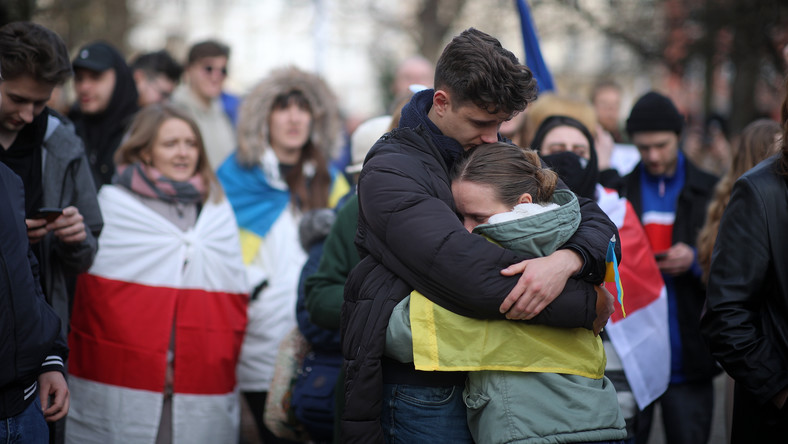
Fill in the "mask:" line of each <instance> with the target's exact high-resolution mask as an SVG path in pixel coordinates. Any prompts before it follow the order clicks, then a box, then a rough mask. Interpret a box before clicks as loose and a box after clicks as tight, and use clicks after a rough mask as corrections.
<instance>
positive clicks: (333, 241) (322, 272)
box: [305, 195, 360, 330]
mask: <svg viewBox="0 0 788 444" xmlns="http://www.w3.org/2000/svg"><path fill="white" fill-rule="evenodd" d="M357 227H358V196H357V195H353V196H352V197H350V198H348V200H347V202H346V203H345V205H343V206H342V208H341V209H340V210H339V211H338V212H337V218H336V220H335V221H334V225H332V227H331V231H330V232H329V234H328V237H326V241H325V243H324V244H323V256H322V257H321V258H320V265H318V269H317V272H316V273H315V274H313V275H311V276H309V277H308V278H307V280H306V284H305V290H306V309H307V311H308V312H309V319H310V320H311V321H312V322H313V323H314V324H315V325H317V326H319V327H323V328H327V329H332V330H337V329H339V311H340V309H341V308H342V302H343V300H344V298H343V294H344V291H345V279H347V275H348V274H350V270H352V269H353V267H355V266H356V264H358V262H359V260H360V259H359V257H358V251H357V250H356V245H355V243H354V242H353V239H354V238H355V237H356V228H357Z"/></svg>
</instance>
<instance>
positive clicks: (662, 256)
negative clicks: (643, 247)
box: [654, 251, 668, 261]
mask: <svg viewBox="0 0 788 444" xmlns="http://www.w3.org/2000/svg"><path fill="white" fill-rule="evenodd" d="M666 257H668V253H667V252H665V251H663V252H662V253H654V259H656V260H658V261H661V260H662V259H665V258H666Z"/></svg>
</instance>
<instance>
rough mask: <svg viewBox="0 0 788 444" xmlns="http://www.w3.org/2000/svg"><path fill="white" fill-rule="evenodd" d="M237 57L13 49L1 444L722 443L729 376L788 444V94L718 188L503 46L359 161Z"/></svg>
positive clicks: (652, 97)
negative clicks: (57, 96)
mask: <svg viewBox="0 0 788 444" xmlns="http://www.w3.org/2000/svg"><path fill="white" fill-rule="evenodd" d="M229 57H230V48H229V47H227V46H226V45H224V44H223V43H221V42H220V41H217V40H206V41H202V42H198V43H195V44H194V45H192V46H191V48H190V49H189V51H188V55H187V57H186V60H185V61H184V63H183V65H181V64H180V63H178V62H177V61H176V60H175V58H173V57H172V56H171V55H170V54H169V53H167V52H166V51H164V50H161V51H156V52H151V53H147V54H141V55H139V56H137V57H135V59H134V60H132V61H131V62H130V63H127V61H126V59H125V57H124V56H123V54H122V53H121V52H120V51H119V50H118V49H117V48H115V47H113V46H112V45H110V44H108V43H106V42H100V41H99V42H92V43H89V44H86V45H84V46H82V47H81V48H79V49H78V50H77V52H76V53H75V54H73V55H71V56H70V55H69V52H68V50H67V48H66V45H65V44H64V42H63V40H62V39H61V38H60V37H59V36H58V35H57V34H56V33H54V32H53V31H51V30H49V29H47V28H46V27H44V26H41V25H38V24H34V23H30V22H16V23H10V24H7V25H5V26H3V27H0V147H1V148H2V149H0V338H2V346H1V347H0V419H2V420H3V421H2V424H0V441H2V442H13V443H36V444H38V443H57V444H60V443H74V444H77V443H78V444H82V443H97V444H98V443H111V442H123V443H151V444H152V443H155V444H167V443H186V442H188V443H239V442H241V443H245V442H246V441H247V439H248V438H247V437H246V436H244V435H243V434H242V433H241V430H240V424H241V418H242V411H246V412H248V413H249V415H251V418H253V421H254V423H253V424H251V425H250V426H251V428H252V429H253V431H254V434H255V435H256V436H255V438H256V440H258V441H260V442H263V443H266V444H270V443H292V442H313V443H330V442H334V443H340V442H342V443H365V444H366V443H389V444H391V443H416V442H434V443H444V442H446V443H448V442H451V443H480V444H481V443H512V442H517V443H541V442H545V443H548V442H549V443H626V444H635V443H637V444H647V443H648V440H649V436H650V434H651V429H652V428H653V427H657V425H655V424H653V423H654V420H653V418H654V410H655V407H657V406H659V407H660V409H661V417H662V424H659V425H658V426H659V427H662V428H664V435H665V437H666V441H667V442H668V443H678V444H682V443H692V444H698V443H701V444H702V443H708V442H710V436H711V428H712V413H713V405H714V393H715V392H714V387H713V379H714V378H715V377H716V376H717V375H718V374H720V373H721V372H722V371H723V370H724V371H725V372H726V373H727V374H728V376H729V379H728V382H729V391H728V393H727V396H728V402H729V405H730V406H731V407H730V409H729V412H728V422H729V424H728V429H729V431H728V435H729V439H730V441H731V442H732V443H749V442H780V440H781V439H784V437H785V436H786V434H788V407H786V406H785V404H786V399H788V341H787V340H786V328H785V325H786V320H787V318H788V278H787V276H788V272H787V271H788V269H786V264H787V263H788V256H786V254H788V253H785V252H786V251H788V249H786V248H785V247H786V245H787V244H786V231H785V228H784V227H785V226H786V225H784V224H786V223H788V205H786V201H787V199H788V83H786V90H787V91H786V97H785V99H784V104H783V108H782V115H781V119H782V121H781V122H779V123H778V122H774V121H771V120H766V119H762V120H758V121H755V122H753V123H751V124H750V125H749V126H747V127H746V128H745V129H744V130H743V131H742V133H741V135H740V136H737V137H736V138H733V139H731V140H730V142H728V141H727V139H726V141H725V142H724V143H723V142H719V143H716V144H715V145H714V147H715V148H714V149H715V150H716V151H715V152H719V153H722V154H720V155H719V156H717V157H715V162H712V163H713V165H712V166H711V167H710V166H709V165H708V164H704V165H698V164H697V163H698V159H697V157H696V156H695V154H697V153H695V152H693V151H692V150H690V149H689V148H688V147H687V146H685V144H687V143H688V142H687V140H689V138H688V133H689V131H688V129H687V124H686V119H685V116H684V115H683V114H682V113H681V112H680V110H679V109H678V108H677V107H676V105H675V103H674V102H673V101H672V100H671V99H670V98H669V97H667V96H665V95H663V94H660V93H659V92H657V91H648V92H645V93H644V94H642V95H641V96H640V97H639V98H638V99H637V100H636V102H635V103H634V104H633V106H632V107H631V109H630V110H629V112H628V117H627V118H626V119H625V121H624V123H623V125H622V122H620V121H619V114H620V110H621V106H622V103H621V94H622V90H621V88H620V86H619V85H618V84H617V83H616V82H614V81H612V80H610V79H603V80H602V81H600V82H599V83H598V84H596V85H595V86H594V88H593V89H592V94H591V97H590V100H588V101H587V100H584V99H578V98H577V97H574V96H568V95H561V94H555V93H552V94H539V91H538V86H537V81H536V79H535V78H534V76H533V74H532V72H531V71H530V70H529V69H528V67H527V66H525V65H524V64H522V63H521V62H520V61H519V60H518V59H517V57H515V56H514V54H512V52H510V51H509V50H507V49H505V48H503V47H502V46H501V44H500V42H499V41H498V40H497V39H496V38H494V37H492V36H490V35H489V34H486V33H484V32H482V31H480V30H477V29H474V28H470V29H468V30H465V31H463V32H462V33H460V34H458V35H456V36H455V37H454V38H453V39H452V40H451V42H450V43H449V44H448V45H447V46H446V47H445V48H444V50H443V52H442V54H441V56H440V58H439V59H438V60H437V61H436V63H435V65H434V66H433V64H432V63H431V62H430V61H428V60H426V59H424V58H422V57H411V58H408V59H406V60H405V61H403V63H402V64H401V65H400V67H399V69H398V70H397V72H396V79H395V81H394V82H393V84H392V90H391V96H392V98H393V100H392V103H391V104H386V105H387V112H388V114H386V115H383V116H378V117H374V118H371V119H369V120H367V121H365V122H364V123H362V124H361V125H359V126H358V127H357V128H354V129H353V131H350V130H348V129H346V128H347V125H346V124H345V122H343V116H342V113H341V112H340V108H341V107H340V99H339V98H338V97H337V95H336V94H335V92H334V91H332V89H331V88H330V86H329V85H328V83H326V81H325V80H324V79H322V78H321V77H320V76H319V75H318V74H316V73H312V72H309V71H307V70H304V69H300V68H296V67H282V68H279V69H275V70H273V71H272V72H270V73H269V74H267V75H266V76H265V77H264V78H262V79H261V80H260V81H259V83H257V84H256V85H255V86H254V87H253V88H252V89H251V90H250V91H249V92H248V93H247V94H244V95H243V96H242V97H238V96H235V95H232V94H229V93H227V92H226V91H225V90H224V81H225V80H226V78H227V75H228V71H227V66H228V59H229ZM72 75H73V87H74V96H75V98H76V100H75V102H74V103H73V104H72V105H70V106H69V107H67V108H65V109H64V108H59V107H57V106H55V104H54V103H52V104H51V105H50V99H51V98H52V97H53V92H54V91H55V90H56V88H61V87H62V86H63V84H64V82H65V81H66V80H67V79H69V78H70V77H71V76H72ZM709 122H710V123H709V125H708V126H709V131H710V134H711V133H713V134H714V137H715V140H718V139H719V138H720V137H723V134H724V131H723V128H724V119H721V118H719V116H717V117H715V118H714V119H709ZM715 122H716V123H715ZM715 131H716V132H715ZM350 132H352V136H351V135H350V134H348V133H350ZM623 144H628V146H629V147H630V149H632V150H633V151H635V152H637V153H638V160H637V162H635V164H634V165H629V167H627V166H625V165H622V163H621V162H620V161H619V160H617V159H618V158H617V157H616V156H617V154H618V153H619V152H620V151H619V150H621V149H622V147H624V145H623ZM712 173H717V174H719V173H724V176H723V178H722V180H718V178H717V176H716V175H714V174H712ZM614 295H617V296H618V297H615V296H614Z"/></svg>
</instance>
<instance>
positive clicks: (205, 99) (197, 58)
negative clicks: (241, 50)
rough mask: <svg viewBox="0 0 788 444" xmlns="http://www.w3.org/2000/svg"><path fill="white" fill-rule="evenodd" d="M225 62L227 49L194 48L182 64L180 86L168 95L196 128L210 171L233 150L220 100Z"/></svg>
mask: <svg viewBox="0 0 788 444" xmlns="http://www.w3.org/2000/svg"><path fill="white" fill-rule="evenodd" d="M229 58H230V48H229V47H227V46H226V45H224V44H223V43H220V42H217V41H215V40H206V41H203V42H199V43H196V44H194V45H193V46H192V47H191V48H190V49H189V55H188V58H187V60H186V69H185V70H184V79H183V80H184V82H183V84H182V85H180V86H178V87H177V88H176V89H175V92H174V93H173V95H172V103H173V104H174V105H176V106H178V107H180V108H182V109H184V110H185V111H187V112H188V113H189V114H190V115H191V116H192V118H193V119H194V120H195V121H196V122H197V125H199V127H200V132H201V133H202V134H203V137H204V140H205V150H206V151H207V153H208V160H210V162H211V165H213V167H214V168H219V167H220V166H221V165H222V162H224V160H225V159H226V158H227V156H228V155H229V154H230V153H232V152H233V150H235V148H236V146H235V144H236V138H235V130H234V129H233V125H232V123H231V122H230V117H229V116H228V114H227V112H226V111H225V109H224V105H223V104H222V100H221V95H222V87H223V85H224V81H225V80H226V79H227V61H228V60H229Z"/></svg>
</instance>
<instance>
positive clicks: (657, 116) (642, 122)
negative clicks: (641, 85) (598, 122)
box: [627, 91, 684, 137]
mask: <svg viewBox="0 0 788 444" xmlns="http://www.w3.org/2000/svg"><path fill="white" fill-rule="evenodd" d="M683 127H684V116H682V115H681V114H680V113H679V110H678V109H676V105H674V104H673V101H672V100H670V99H669V98H667V97H665V96H663V95H662V94H659V93H656V92H654V91H652V92H649V93H646V95H644V96H643V97H641V98H640V99H638V101H637V102H635V106H633V107H632V112H630V113H629V118H628V119H627V133H629V136H630V137H631V136H632V135H633V134H634V133H638V132H643V131H673V132H674V133H676V134H680V133H681V129H682V128H683Z"/></svg>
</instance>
